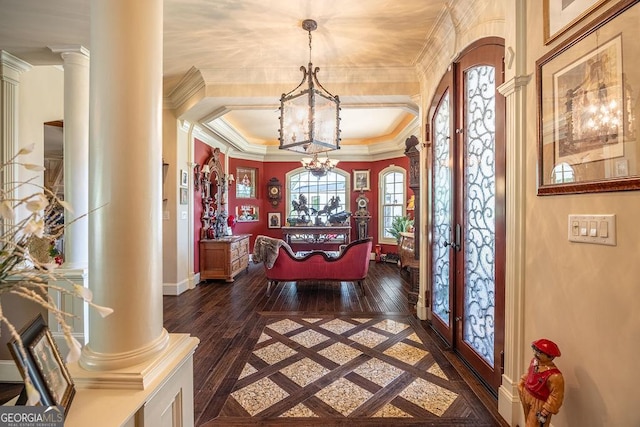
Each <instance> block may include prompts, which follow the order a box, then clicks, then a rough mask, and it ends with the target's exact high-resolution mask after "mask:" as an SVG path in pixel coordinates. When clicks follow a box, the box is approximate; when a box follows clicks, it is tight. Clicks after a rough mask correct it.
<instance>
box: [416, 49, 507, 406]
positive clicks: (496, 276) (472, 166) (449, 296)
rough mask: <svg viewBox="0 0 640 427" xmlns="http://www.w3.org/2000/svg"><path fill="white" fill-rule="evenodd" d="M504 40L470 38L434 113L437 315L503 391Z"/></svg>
mask: <svg viewBox="0 0 640 427" xmlns="http://www.w3.org/2000/svg"><path fill="white" fill-rule="evenodd" d="M503 53H504V46H503V42H502V41H501V40H500V39H496V38H490V39H484V40H481V41H479V42H476V43H475V44H473V45H472V46H470V47H469V48H468V49H467V50H466V51H465V52H463V54H462V55H461V57H460V58H459V60H458V61H457V62H455V63H454V64H452V67H451V68H450V71H449V72H448V73H447V74H446V75H445V76H444V77H443V79H442V80H441V82H440V84H439V87H438V90H437V92H436V94H435V96H434V100H433V103H432V107H431V109H430V113H429V123H430V141H431V151H430V155H429V162H428V163H429V164H428V168H429V169H430V174H431V187H430V188H431V194H430V198H431V200H430V201H431V203H430V209H431V224H430V225H429V226H430V231H431V233H430V234H431V240H430V242H429V256H430V257H431V271H430V272H429V274H430V275H431V284H432V285H431V293H430V297H431V301H430V310H431V319H432V321H431V322H432V326H433V328H434V329H435V330H436V331H438V332H439V333H440V334H441V335H442V337H443V338H444V339H445V341H447V343H448V344H449V345H451V347H452V348H453V349H454V350H455V351H456V352H457V353H458V355H459V356H460V357H461V358H462V359H463V360H464V361H465V362H466V363H467V364H468V365H469V366H470V367H471V368H472V369H473V370H474V371H475V372H476V374H478V376H479V377H480V378H481V379H482V381H483V382H484V383H485V384H486V385H487V386H488V387H489V388H490V389H491V390H492V391H493V392H494V394H496V393H497V390H498V387H499V386H500V380H501V374H502V359H503V357H502V355H503V353H502V352H503V349H504V259H505V253H504V248H505V241H504V237H505V236H504V234H505V232H504V230H505V212H504V211H505V209H504V207H505V200H504V195H505V188H504V185H505V184H504V183H505V155H504V150H505V146H504V112H505V106H504V98H503V97H502V96H501V95H500V94H499V93H498V92H497V86H499V85H500V84H501V83H502V82H503V80H504V75H503Z"/></svg>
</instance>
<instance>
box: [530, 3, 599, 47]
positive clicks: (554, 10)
mask: <svg viewBox="0 0 640 427" xmlns="http://www.w3.org/2000/svg"><path fill="white" fill-rule="evenodd" d="M606 1H607V0H563V1H557V0H543V4H542V9H543V10H542V13H543V15H544V43H545V44H549V43H551V42H552V41H553V40H554V39H555V38H556V37H558V36H560V35H561V34H562V33H564V32H565V31H567V30H568V29H570V28H571V27H573V26H574V25H576V24H577V23H578V22H580V21H581V20H582V19H584V18H585V17H586V16H587V15H589V14H591V13H592V12H593V11H595V10H596V9H597V8H598V7H600V6H601V5H602V4H603V3H605V2H606Z"/></svg>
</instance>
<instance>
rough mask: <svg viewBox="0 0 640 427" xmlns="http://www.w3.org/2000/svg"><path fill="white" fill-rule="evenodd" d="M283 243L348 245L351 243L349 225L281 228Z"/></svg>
mask: <svg viewBox="0 0 640 427" xmlns="http://www.w3.org/2000/svg"><path fill="white" fill-rule="evenodd" d="M282 234H283V235H284V240H285V242H287V243H289V244H291V243H331V244H345V245H346V244H348V243H349V242H351V226H350V225H336V226H333V225H324V226H312V225H309V226H307V225H304V226H299V227H282Z"/></svg>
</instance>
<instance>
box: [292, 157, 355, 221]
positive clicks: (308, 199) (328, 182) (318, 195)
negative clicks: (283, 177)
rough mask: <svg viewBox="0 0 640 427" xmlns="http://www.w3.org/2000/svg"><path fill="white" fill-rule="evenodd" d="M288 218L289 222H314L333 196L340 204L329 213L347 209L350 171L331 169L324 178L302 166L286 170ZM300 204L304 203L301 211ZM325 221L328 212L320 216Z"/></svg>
mask: <svg viewBox="0 0 640 427" xmlns="http://www.w3.org/2000/svg"><path fill="white" fill-rule="evenodd" d="M287 189H288V191H287V210H286V214H287V221H288V222H289V223H290V225H295V224H293V223H294V222H295V223H298V222H300V223H306V222H307V221H315V219H316V214H317V212H319V211H321V210H322V209H323V208H324V207H325V206H326V205H328V203H329V201H330V200H331V198H332V197H334V198H337V199H339V201H340V202H339V203H340V204H339V207H338V208H337V209H335V210H333V211H332V212H330V213H337V212H340V211H343V210H345V211H349V199H348V197H347V195H348V194H349V174H348V173H347V172H345V171H343V170H341V169H333V170H332V171H330V172H327V174H326V175H325V176H323V177H320V178H316V177H315V176H313V175H312V174H311V173H310V172H309V171H308V170H306V169H304V168H298V169H294V170H292V171H291V172H289V173H287ZM302 203H305V204H306V210H304V208H303V206H301V204H302ZM320 220H322V221H324V222H326V220H327V215H320Z"/></svg>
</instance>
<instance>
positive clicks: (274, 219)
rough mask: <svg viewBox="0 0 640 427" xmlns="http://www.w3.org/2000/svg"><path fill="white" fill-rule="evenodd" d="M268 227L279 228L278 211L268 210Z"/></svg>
mask: <svg viewBox="0 0 640 427" xmlns="http://www.w3.org/2000/svg"><path fill="white" fill-rule="evenodd" d="M267 216H268V217H269V228H280V227H281V226H282V225H281V223H280V212H269V214H268V215H267Z"/></svg>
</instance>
